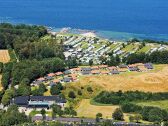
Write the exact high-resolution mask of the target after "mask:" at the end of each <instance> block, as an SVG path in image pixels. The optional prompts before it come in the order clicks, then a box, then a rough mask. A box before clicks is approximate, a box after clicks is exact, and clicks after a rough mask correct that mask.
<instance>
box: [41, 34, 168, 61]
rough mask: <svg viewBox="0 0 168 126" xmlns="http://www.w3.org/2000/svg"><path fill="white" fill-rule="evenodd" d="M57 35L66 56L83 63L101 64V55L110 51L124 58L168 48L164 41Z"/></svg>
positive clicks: (105, 54)
mask: <svg viewBox="0 0 168 126" xmlns="http://www.w3.org/2000/svg"><path fill="white" fill-rule="evenodd" d="M56 36H57V39H58V38H59V39H60V40H61V41H62V42H63V45H64V47H65V50H64V55H65V57H66V58H68V57H69V56H71V57H76V58H78V59H79V60H80V61H81V62H82V63H89V60H93V61H94V63H95V64H99V63H100V60H99V59H100V57H101V56H107V54H108V53H110V52H113V53H114V55H119V56H120V58H124V57H127V56H128V55H130V54H132V53H137V54H139V53H146V54H150V53H152V52H154V51H164V50H168V45H167V44H164V43H163V44H160V43H152V42H151V43H148V42H137V41H134V40H132V41H130V42H118V41H110V40H107V39H103V38H99V37H89V36H88V37H86V36H82V35H78V34H60V33H58V34H57V35H56ZM44 39H46V37H45V38H44ZM48 39H50V37H48Z"/></svg>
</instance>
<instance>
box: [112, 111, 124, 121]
mask: <svg viewBox="0 0 168 126" xmlns="http://www.w3.org/2000/svg"><path fill="white" fill-rule="evenodd" d="M112 117H113V119H115V120H121V121H123V120H124V115H123V112H122V110H121V109H120V108H117V109H116V110H115V111H114V113H113V114H112Z"/></svg>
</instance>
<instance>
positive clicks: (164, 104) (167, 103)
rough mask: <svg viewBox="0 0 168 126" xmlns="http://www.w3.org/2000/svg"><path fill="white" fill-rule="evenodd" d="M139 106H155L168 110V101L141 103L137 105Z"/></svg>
mask: <svg viewBox="0 0 168 126" xmlns="http://www.w3.org/2000/svg"><path fill="white" fill-rule="evenodd" d="M137 105H141V106H154V107H159V108H162V109H166V110H168V100H162V101H149V102H140V103H137Z"/></svg>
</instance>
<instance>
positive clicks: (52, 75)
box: [47, 73, 55, 77]
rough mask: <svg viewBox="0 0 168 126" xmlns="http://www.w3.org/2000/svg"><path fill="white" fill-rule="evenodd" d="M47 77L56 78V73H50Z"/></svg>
mask: <svg viewBox="0 0 168 126" xmlns="http://www.w3.org/2000/svg"><path fill="white" fill-rule="evenodd" d="M47 76H48V77H54V76H55V74H54V73H49V74H47Z"/></svg>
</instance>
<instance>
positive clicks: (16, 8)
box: [0, 0, 168, 41]
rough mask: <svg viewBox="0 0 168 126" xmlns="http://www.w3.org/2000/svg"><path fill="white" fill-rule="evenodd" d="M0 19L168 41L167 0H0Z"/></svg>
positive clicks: (110, 36)
mask: <svg viewBox="0 0 168 126" xmlns="http://www.w3.org/2000/svg"><path fill="white" fill-rule="evenodd" d="M0 22H10V23H13V24H18V23H19V24H20V23H25V24H36V25H45V26H48V27H52V28H55V29H58V28H64V27H71V28H72V29H87V30H94V31H96V33H97V35H98V36H101V37H104V38H108V39H112V40H128V39H131V38H139V39H153V40H159V41H168V0H0Z"/></svg>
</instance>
